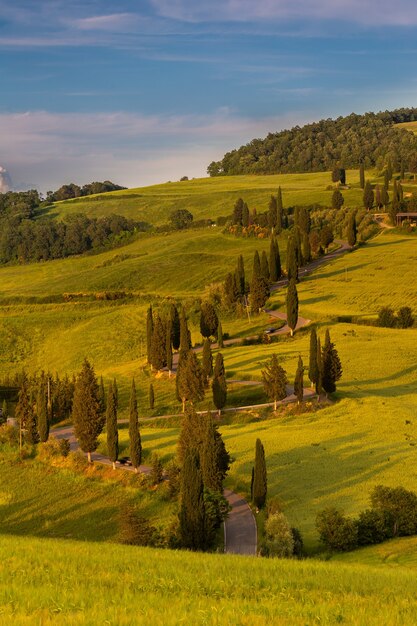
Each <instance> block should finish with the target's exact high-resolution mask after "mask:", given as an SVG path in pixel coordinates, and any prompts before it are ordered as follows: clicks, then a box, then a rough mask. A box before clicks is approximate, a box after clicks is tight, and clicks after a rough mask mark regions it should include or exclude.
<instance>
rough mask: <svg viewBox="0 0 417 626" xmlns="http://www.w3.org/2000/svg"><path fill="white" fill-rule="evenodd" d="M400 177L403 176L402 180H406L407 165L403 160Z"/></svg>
mask: <svg viewBox="0 0 417 626" xmlns="http://www.w3.org/2000/svg"><path fill="white" fill-rule="evenodd" d="M400 177H401V180H404V178H405V165H404V161H401V165H400Z"/></svg>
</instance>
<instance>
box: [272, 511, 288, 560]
mask: <svg viewBox="0 0 417 626" xmlns="http://www.w3.org/2000/svg"><path fill="white" fill-rule="evenodd" d="M265 535H266V547H267V551H268V555H269V556H277V557H280V558H284V557H290V556H292V555H293V553H294V537H293V533H292V530H291V527H290V525H289V523H288V520H287V518H286V517H285V515H284V514H283V513H274V514H273V515H270V516H269V517H268V519H267V520H266V522H265Z"/></svg>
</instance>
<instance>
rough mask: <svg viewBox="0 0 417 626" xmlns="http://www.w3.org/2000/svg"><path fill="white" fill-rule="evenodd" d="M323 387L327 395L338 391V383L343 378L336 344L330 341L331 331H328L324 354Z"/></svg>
mask: <svg viewBox="0 0 417 626" xmlns="http://www.w3.org/2000/svg"><path fill="white" fill-rule="evenodd" d="M322 368H323V369H322V371H323V375H322V385H323V389H324V391H325V392H326V393H334V392H335V391H336V382H337V381H338V380H340V378H341V377H342V364H341V362H340V358H339V355H338V352H337V350H336V348H335V346H334V343H333V342H332V341H331V340H330V333H329V330H328V329H327V330H326V338H325V342H324V346H323V353H322Z"/></svg>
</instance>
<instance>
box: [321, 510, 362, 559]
mask: <svg viewBox="0 0 417 626" xmlns="http://www.w3.org/2000/svg"><path fill="white" fill-rule="evenodd" d="M316 528H317V531H318V533H319V535H320V541H322V542H323V544H324V545H325V546H326V548H327V549H329V550H336V551H341V552H344V551H347V550H353V549H354V548H356V547H357V545H358V528H357V525H356V523H355V522H354V521H352V520H351V519H349V518H347V517H345V516H344V515H343V513H341V512H340V511H338V510H337V509H335V508H328V509H325V510H324V511H322V512H321V513H319V514H318V515H317V518H316Z"/></svg>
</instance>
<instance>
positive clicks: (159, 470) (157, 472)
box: [151, 452, 164, 485]
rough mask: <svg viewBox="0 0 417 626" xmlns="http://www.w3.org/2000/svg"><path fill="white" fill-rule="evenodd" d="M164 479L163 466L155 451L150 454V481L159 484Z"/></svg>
mask: <svg viewBox="0 0 417 626" xmlns="http://www.w3.org/2000/svg"><path fill="white" fill-rule="evenodd" d="M163 479H164V467H163V465H162V461H161V459H160V458H159V454H157V452H153V453H152V456H151V481H152V484H153V485H160V484H161V482H162V481H163Z"/></svg>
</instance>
